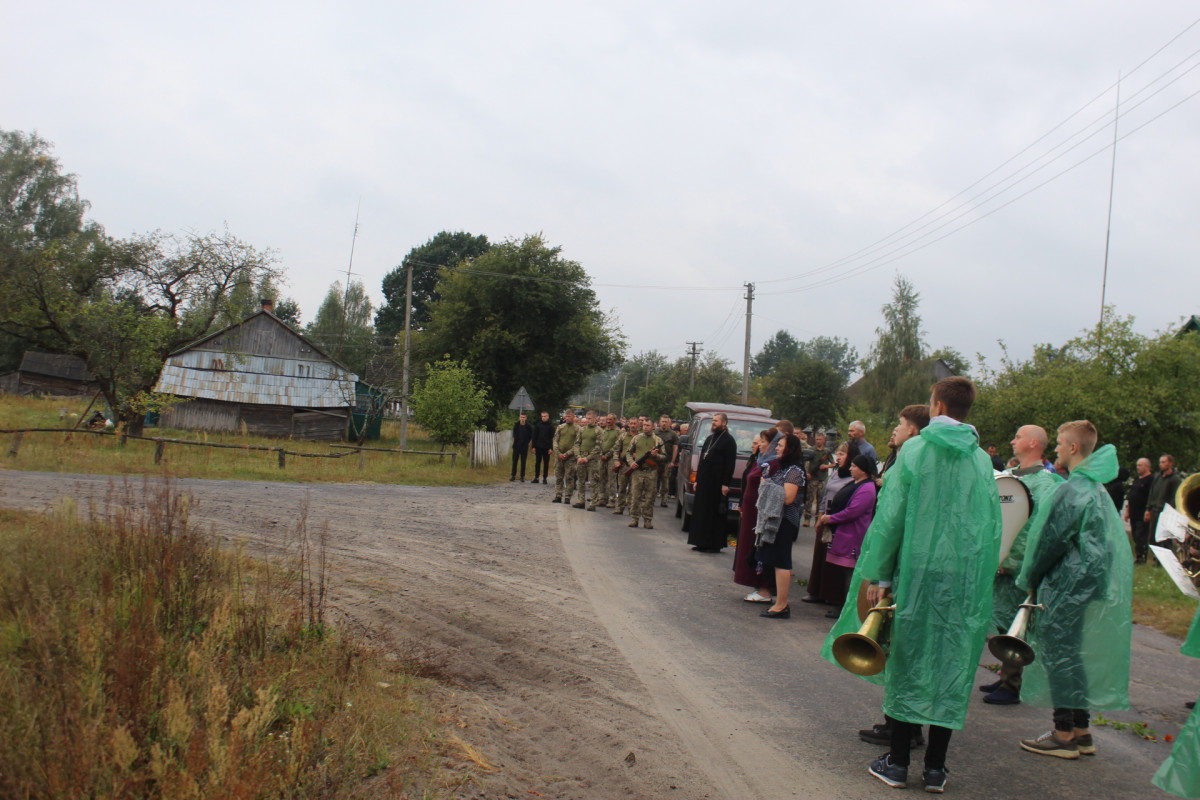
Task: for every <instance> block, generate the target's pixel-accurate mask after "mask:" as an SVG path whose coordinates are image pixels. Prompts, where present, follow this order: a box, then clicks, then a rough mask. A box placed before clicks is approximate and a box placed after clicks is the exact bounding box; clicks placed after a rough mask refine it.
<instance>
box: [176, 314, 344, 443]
mask: <svg viewBox="0 0 1200 800" xmlns="http://www.w3.org/2000/svg"><path fill="white" fill-rule="evenodd" d="M357 380H358V377H357V376H356V375H354V374H353V373H351V372H350V371H349V370H347V369H346V368H345V367H344V366H342V365H341V364H339V363H338V362H337V361H335V360H334V359H333V358H331V357H329V356H328V355H326V354H325V353H323V352H321V350H320V349H319V348H318V347H317V346H316V345H314V344H313V343H312V342H310V341H308V340H307V339H305V338H304V337H303V336H301V335H300V334H299V333H297V332H296V331H294V330H292V329H291V328H290V327H288V325H287V324H286V323H284V322H283V321H281V320H280V319H279V318H278V317H276V316H275V315H274V314H272V313H271V311H270V309H269V307H267V306H266V305H264V308H263V310H262V311H259V312H257V313H255V314H252V315H251V316H249V317H247V318H246V319H244V320H242V321H241V322H239V323H238V324H236V325H231V326H229V327H228V328H225V329H224V330H220V331H217V332H216V333H214V334H211V335H209V336H206V337H205V338H203V339H201V340H199V341H197V342H193V343H192V344H190V345H188V346H187V347H185V348H183V349H182V350H177V351H176V352H174V353H172V354H171V355H169V356H168V357H167V362H166V364H165V365H164V366H163V371H162V375H161V376H159V379H158V384H157V385H156V386H155V391H158V392H162V393H164V394H172V395H175V396H176V397H179V398H186V399H185V401H184V402H181V403H177V404H175V405H172V406H169V407H168V408H167V409H165V410H164V411H163V413H162V415H161V417H160V419H159V424H160V425H161V426H162V427H165V428H184V429H203V430H211V431H238V430H241V429H242V426H243V425H244V426H245V429H246V432H247V433H253V434H259V435H263V436H290V437H293V438H296V439H310V440H318V441H341V440H343V439H345V438H346V430H347V426H348V423H349V419H350V413H351V409H352V408H353V407H354V403H355V390H354V386H355V382H356V381H357Z"/></svg>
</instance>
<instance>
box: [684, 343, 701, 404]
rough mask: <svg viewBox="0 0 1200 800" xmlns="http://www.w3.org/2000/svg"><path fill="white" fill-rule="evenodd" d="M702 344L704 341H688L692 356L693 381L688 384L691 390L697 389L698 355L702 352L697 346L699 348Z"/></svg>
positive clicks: (689, 353)
mask: <svg viewBox="0 0 1200 800" xmlns="http://www.w3.org/2000/svg"><path fill="white" fill-rule="evenodd" d="M702 344H704V342H688V343H687V346H688V348H689V349H688V355H690V356H691V357H692V382H691V383H690V384H689V385H688V391H689V392H690V391H695V389H696V356H697V355H699V354H700V351H699V350H698V349H697V348H699V347H700V345H702Z"/></svg>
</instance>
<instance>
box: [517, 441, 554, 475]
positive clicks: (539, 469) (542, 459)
mask: <svg viewBox="0 0 1200 800" xmlns="http://www.w3.org/2000/svg"><path fill="white" fill-rule="evenodd" d="M522 458H524V457H522ZM539 475H540V476H542V478H547V477H549V475H550V451H549V450H539V449H537V448H534V450H533V479H534V480H535V481H536V480H537V479H538V476H539Z"/></svg>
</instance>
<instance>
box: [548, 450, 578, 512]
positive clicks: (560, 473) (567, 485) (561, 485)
mask: <svg viewBox="0 0 1200 800" xmlns="http://www.w3.org/2000/svg"><path fill="white" fill-rule="evenodd" d="M553 457H554V499H555V500H562V499H564V498H565V499H566V501H567V502H568V503H569V502H571V495H573V494H575V467H577V466H578V465H577V464H576V463H575V459H574V458H571V456H570V455H568V456H567V457H566V459H561V458H559V457H558V453H554V454H553Z"/></svg>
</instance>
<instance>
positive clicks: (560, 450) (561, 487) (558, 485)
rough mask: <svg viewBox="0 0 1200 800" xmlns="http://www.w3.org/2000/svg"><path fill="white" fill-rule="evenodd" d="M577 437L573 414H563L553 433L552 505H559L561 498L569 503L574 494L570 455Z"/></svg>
mask: <svg viewBox="0 0 1200 800" xmlns="http://www.w3.org/2000/svg"><path fill="white" fill-rule="evenodd" d="M578 436H579V426H578V425H576V424H575V412H574V411H567V413H566V414H563V423H562V425H559V426H558V428H557V429H556V430H555V431H554V447H553V448H552V449H551V451H550V452H552V453H554V499H553V500H552V501H551V502H553V503H561V502H562V501H563V497H566V498H567V502H568V503H569V502H571V495H572V494H574V493H575V466H576V465H575V459H574V458H572V457H571V454H572V453H573V452H574V450H575V439H576V438H578Z"/></svg>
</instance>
